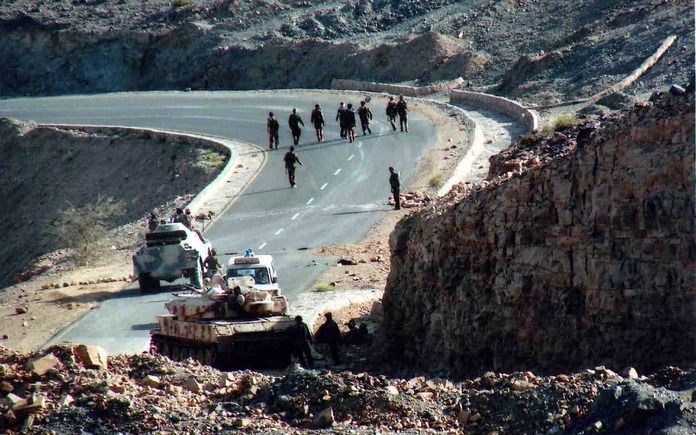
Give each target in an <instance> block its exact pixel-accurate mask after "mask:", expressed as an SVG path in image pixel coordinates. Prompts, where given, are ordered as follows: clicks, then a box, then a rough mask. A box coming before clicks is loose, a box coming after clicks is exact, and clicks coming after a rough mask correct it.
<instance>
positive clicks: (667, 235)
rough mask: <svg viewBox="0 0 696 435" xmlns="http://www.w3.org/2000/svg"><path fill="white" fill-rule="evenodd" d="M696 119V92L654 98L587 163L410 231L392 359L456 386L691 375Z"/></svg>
mask: <svg viewBox="0 0 696 435" xmlns="http://www.w3.org/2000/svg"><path fill="white" fill-rule="evenodd" d="M693 120H694V96H693V89H691V90H689V92H688V93H687V94H686V95H678V96H677V95H670V94H668V93H665V94H656V95H655V96H653V98H652V99H651V103H649V104H641V105H636V107H635V108H634V109H633V110H632V111H631V112H628V113H626V114H622V115H617V116H615V117H613V118H610V119H605V120H603V121H602V123H601V125H599V126H598V127H597V128H589V129H588V130H586V131H582V132H580V133H579V134H578V140H577V142H578V143H577V148H576V149H575V150H574V151H571V152H567V153H566V152H561V153H559V155H558V156H557V157H556V158H552V159H550V160H549V159H546V158H544V159H542V160H539V161H538V162H536V163H535V165H526V166H524V167H523V166H520V168H519V169H518V170H514V171H511V172H508V173H506V174H503V175H502V176H499V177H497V178H496V179H495V180H493V181H491V182H490V183H488V182H485V183H484V184H487V186H485V187H484V186H479V187H478V188H477V189H473V190H470V191H469V192H468V193H467V194H465V195H461V194H460V195H454V194H453V195H451V196H450V197H449V198H448V199H445V200H444V201H443V202H440V203H436V204H435V205H433V206H432V207H430V208H429V209H426V210H423V211H421V212H419V213H417V214H414V215H412V216H410V217H408V218H407V219H405V220H403V221H402V222H401V223H400V224H399V225H398V226H397V228H396V230H395V231H394V233H393V234H392V236H391V240H390V248H391V250H392V256H391V272H390V275H389V279H388V283H387V288H386V292H385V296H384V317H385V328H386V330H387V331H388V332H389V333H390V334H391V336H392V337H393V338H394V340H393V342H394V343H399V345H398V346H397V347H396V348H394V349H393V351H394V352H395V354H396V355H397V356H398V357H400V358H401V360H402V361H404V362H405V363H407V364H410V365H413V366H414V367H417V368H421V369H426V370H430V371H443V372H448V373H450V374H455V375H462V374H466V373H469V372H479V371H484V370H511V369H522V368H524V369H529V368H536V369H541V370H548V371H553V370H556V369H558V368H560V367H568V366H571V367H578V366H583V365H585V366H586V365H596V364H605V365H607V366H611V367H618V368H621V367H624V366H626V365H633V366H636V367H638V368H639V370H642V369H648V368H652V367H655V366H659V365H662V364H666V363H671V364H683V363H691V362H693V361H694V359H696V354H695V353H694V349H695V348H696V341H695V340H694V337H695V334H696V281H695V277H694V270H696V269H695V266H696V261H695V260H696V244H695V241H694V234H695V233H694V224H695V221H694V123H693ZM573 148H575V146H574V144H572V145H570V144H569V145H568V147H567V149H570V150H573ZM493 175H495V174H493Z"/></svg>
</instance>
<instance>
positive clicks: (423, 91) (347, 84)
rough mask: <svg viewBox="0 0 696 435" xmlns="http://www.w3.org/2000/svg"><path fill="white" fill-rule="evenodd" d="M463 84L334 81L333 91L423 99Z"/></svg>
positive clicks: (461, 81) (332, 82)
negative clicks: (377, 93) (411, 84)
mask: <svg viewBox="0 0 696 435" xmlns="http://www.w3.org/2000/svg"><path fill="white" fill-rule="evenodd" d="M462 83H464V79H463V78H461V77H459V78H456V79H454V80H451V81H448V82H440V83H434V84H432V85H428V86H406V85H392V84H388V83H376V82H362V81H358V80H344V79H333V80H332V81H331V89H337V90H349V91H366V92H386V93H389V94H394V95H404V96H407V97H422V96H424V95H430V94H436V93H438V92H449V90H450V89H454V88H458V87H459V86H461V85H462Z"/></svg>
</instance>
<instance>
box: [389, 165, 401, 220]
mask: <svg viewBox="0 0 696 435" xmlns="http://www.w3.org/2000/svg"><path fill="white" fill-rule="evenodd" d="M389 174H390V175H389V186H390V187H391V192H392V195H394V210H401V198H400V197H399V192H400V190H401V182H400V181H399V173H398V172H396V170H395V169H394V167H393V166H390V167H389Z"/></svg>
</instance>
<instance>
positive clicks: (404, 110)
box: [396, 95, 408, 133]
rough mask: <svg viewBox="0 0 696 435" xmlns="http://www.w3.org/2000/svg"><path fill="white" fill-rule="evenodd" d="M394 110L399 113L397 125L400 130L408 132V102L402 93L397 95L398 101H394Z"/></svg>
mask: <svg viewBox="0 0 696 435" xmlns="http://www.w3.org/2000/svg"><path fill="white" fill-rule="evenodd" d="M396 112H397V113H398V114H399V127H401V131H404V130H406V133H408V104H406V100H404V96H403V95H399V102H398V103H396Z"/></svg>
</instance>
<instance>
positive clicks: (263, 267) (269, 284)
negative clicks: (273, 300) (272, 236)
mask: <svg viewBox="0 0 696 435" xmlns="http://www.w3.org/2000/svg"><path fill="white" fill-rule="evenodd" d="M242 276H250V277H252V278H254V282H255V286H254V287H256V288H258V289H259V290H266V291H268V292H269V293H271V294H272V295H273V296H280V295H281V292H280V287H279V286H278V274H277V272H276V269H275V265H274V264H273V256H272V255H254V254H253V253H252V254H250V255H246V256H239V257H232V258H230V259H229V260H228V261H227V279H228V280H230V279H233V278H239V277H242Z"/></svg>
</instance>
